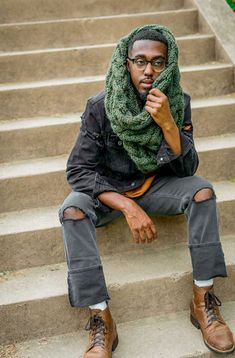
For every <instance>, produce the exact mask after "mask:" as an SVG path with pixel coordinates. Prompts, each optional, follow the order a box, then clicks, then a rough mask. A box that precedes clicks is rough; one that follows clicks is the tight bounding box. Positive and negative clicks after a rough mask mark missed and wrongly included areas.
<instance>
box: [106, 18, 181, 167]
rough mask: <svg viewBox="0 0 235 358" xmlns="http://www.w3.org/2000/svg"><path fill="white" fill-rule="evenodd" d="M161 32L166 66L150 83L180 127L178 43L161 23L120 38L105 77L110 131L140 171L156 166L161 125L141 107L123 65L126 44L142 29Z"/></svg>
mask: <svg viewBox="0 0 235 358" xmlns="http://www.w3.org/2000/svg"><path fill="white" fill-rule="evenodd" d="M146 29H150V30H156V31H159V32H160V33H162V34H163V35H164V36H165V38H166V40H167V43H168V53H167V63H166V68H165V70H164V71H163V72H161V74H160V75H159V76H158V78H157V79H156V80H155V81H154V83H153V87H154V88H155V87H157V88H158V89H159V90H160V91H162V92H163V93H164V94H165V95H166V96H167V97H168V100H169V105H170V111H171V114H172V116H173V118H174V120H175V122H176V125H177V126H178V127H179V128H181V125H182V122H183V115H184V98H183V91H182V88H181V86H180V72H179V66H178V47H177V44H176V41H175V38H174V36H173V34H172V33H171V32H170V31H169V30H168V29H167V28H166V27H164V26H161V25H157V24H153V25H146V26H143V27H139V28H137V29H135V30H134V31H132V32H131V33H130V34H129V35H127V36H125V37H123V38H121V39H120V41H119V43H118V44H117V46H116V49H115V50H114V52H113V56H112V60H111V64H110V66H109V69H108V72H107V75H106V81H105V92H106V96H105V110H106V114H107V116H108V118H109V120H110V122H111V126H112V129H113V131H114V132H115V133H116V134H117V135H118V137H119V138H120V139H121V140H122V141H123V146H124V148H125V149H126V151H127V152H128V154H129V156H130V157H131V159H132V160H133V161H134V162H135V163H136V165H137V167H138V168H139V169H140V170H141V171H142V172H143V173H150V172H153V171H155V170H156V169H157V168H158V164H157V153H158V150H159V148H160V145H161V142H162V138H163V135H162V131H161V128H160V127H159V126H158V125H157V124H156V123H155V122H154V120H153V119H152V117H151V116H150V114H149V113H148V112H147V111H146V110H145V109H144V108H143V102H142V101H141V100H140V99H139V97H138V95H136V92H135V90H134V87H133V85H132V82H131V77H130V74H129V72H128V70H127V67H126V59H127V56H128V44H129V41H130V40H131V38H132V37H133V36H134V35H136V34H137V33H138V32H140V31H142V30H146Z"/></svg>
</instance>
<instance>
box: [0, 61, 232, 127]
mask: <svg viewBox="0 0 235 358" xmlns="http://www.w3.org/2000/svg"><path fill="white" fill-rule="evenodd" d="M181 73H182V86H183V88H184V90H185V91H186V92H188V93H190V94H191V96H192V97H193V98H200V97H205V96H206V97H209V96H220V95H224V94H228V93H231V92H233V91H234V82H233V65H232V64H224V63H217V62H215V63H209V64H205V65H198V66H188V67H187V66H186V67H181ZM195 83H197V86H195ZM218 83H220V86H218ZM103 86H104V76H90V77H77V78H66V79H61V80H50V81H40V82H39V81H38V82H31V83H17V84H8V85H6V84H5V85H1V86H0V106H1V108H2V111H1V114H0V120H6V119H10V118H15V119H18V118H27V117H37V116H38V117H41V116H52V115H55V114H59V115H62V114H64V113H71V112H72V113H76V112H80V111H83V110H84V103H85V102H86V100H87V98H88V97H90V96H92V95H94V94H96V93H97V92H98V91H100V90H102V89H103Z"/></svg>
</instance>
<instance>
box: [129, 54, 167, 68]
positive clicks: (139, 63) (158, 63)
mask: <svg viewBox="0 0 235 358" xmlns="http://www.w3.org/2000/svg"><path fill="white" fill-rule="evenodd" d="M127 58H128V60H130V61H131V62H132V63H133V64H134V65H135V66H136V68H137V69H138V70H141V71H144V70H145V69H146V67H147V65H148V63H151V66H152V68H153V70H154V71H155V72H162V71H163V70H164V69H165V64H166V63H165V60H164V59H163V58H155V59H153V60H151V61H147V60H145V59H143V58H129V57H127Z"/></svg>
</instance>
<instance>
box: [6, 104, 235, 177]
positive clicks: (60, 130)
mask: <svg viewBox="0 0 235 358" xmlns="http://www.w3.org/2000/svg"><path fill="white" fill-rule="evenodd" d="M234 113H235V103H234V104H228V105H221V106H216V107H205V108H195V109H193V110H192V118H193V124H194V136H195V138H196V137H208V136H214V135H216V134H217V135H218V134H220V135H221V134H226V133H229V132H235V121H234ZM74 116H75V118H77V123H67V124H63V125H61V124H59V123H60V122H59V119H58V125H53V126H43V127H36V128H30V129H29V128H25V129H20V130H11V131H10V130H9V131H4V132H0V153H1V157H0V162H10V161H15V160H26V159H33V158H43V157H47V156H49V157H50V156H54V155H55V156H57V155H62V154H66V153H68V154H69V153H70V150H71V147H72V146H73V144H74V142H75V140H76V137H77V135H78V132H79V127H80V123H79V122H80V114H76V115H74ZM212 122H213V125H212ZM9 143H11V145H10V146H9ZM231 160H232V158H231ZM230 170H232V167H231V168H230ZM213 176H214V174H213Z"/></svg>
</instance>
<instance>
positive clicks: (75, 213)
mask: <svg viewBox="0 0 235 358" xmlns="http://www.w3.org/2000/svg"><path fill="white" fill-rule="evenodd" d="M85 217H86V214H85V213H84V212H83V211H82V210H81V209H78V208H76V207H73V206H71V207H69V208H67V209H65V211H64V219H73V220H82V219H84V218H85Z"/></svg>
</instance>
